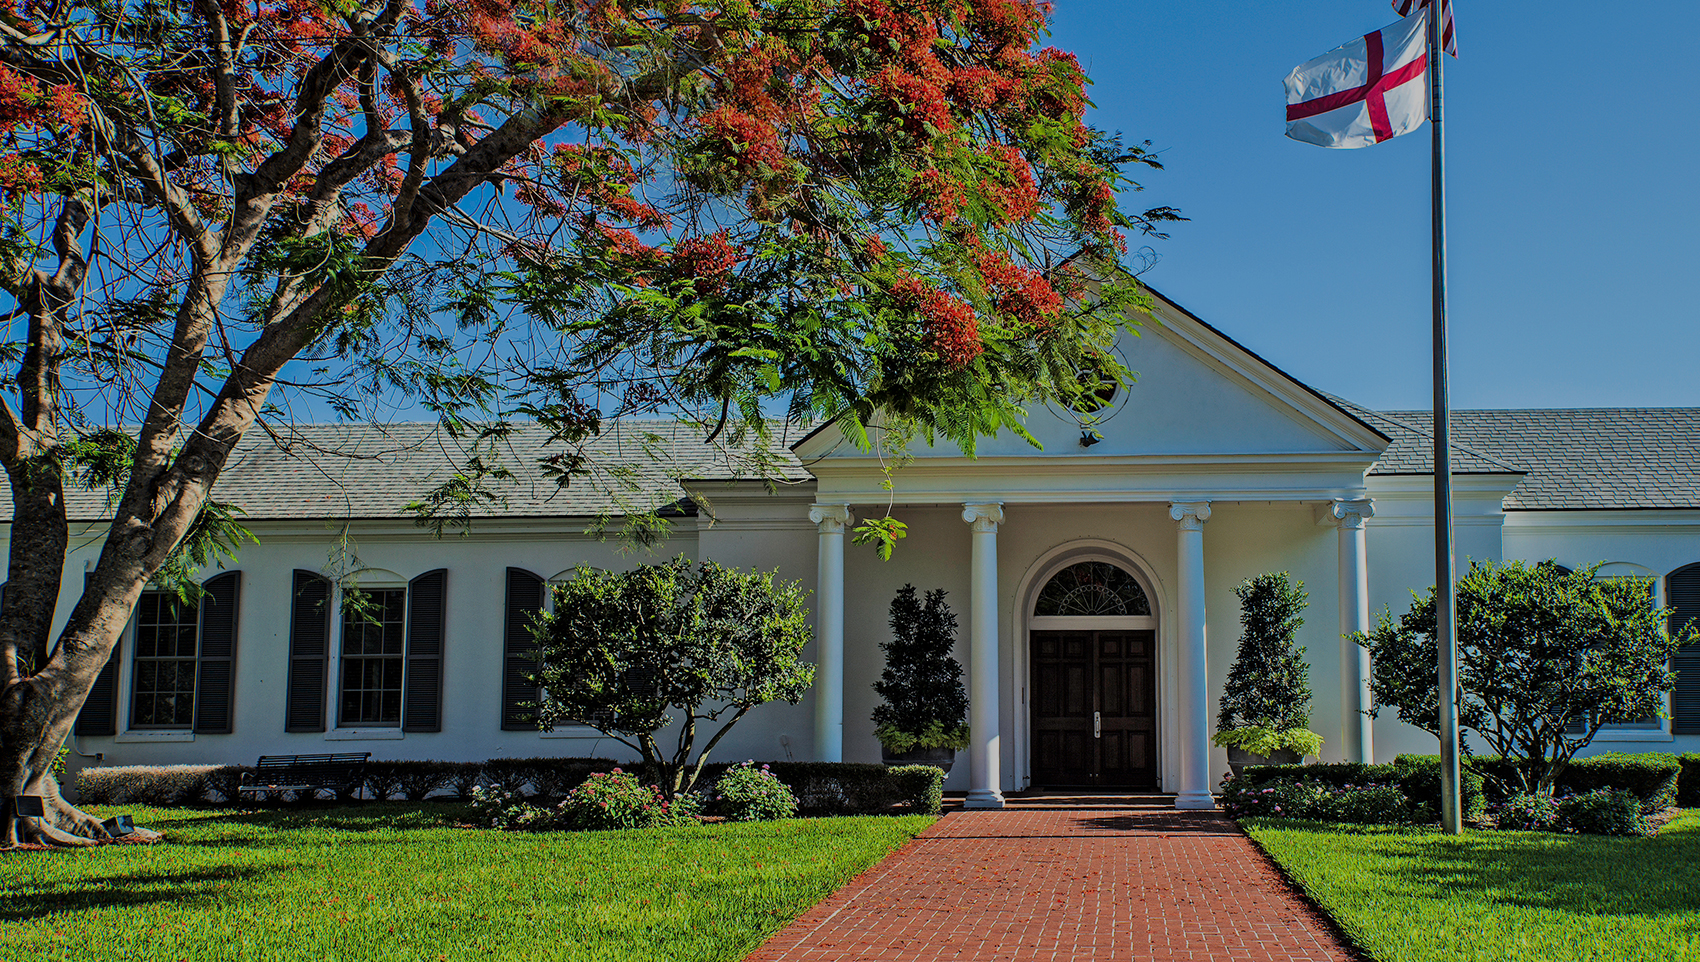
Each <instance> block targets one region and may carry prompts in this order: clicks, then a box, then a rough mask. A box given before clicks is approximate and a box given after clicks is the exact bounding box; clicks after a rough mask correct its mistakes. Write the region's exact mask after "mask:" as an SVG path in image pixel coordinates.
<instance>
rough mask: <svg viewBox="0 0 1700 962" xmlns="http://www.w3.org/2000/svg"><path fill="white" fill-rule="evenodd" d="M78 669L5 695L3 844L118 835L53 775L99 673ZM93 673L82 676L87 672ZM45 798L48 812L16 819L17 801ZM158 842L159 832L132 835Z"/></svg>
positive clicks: (1, 711)
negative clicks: (63, 791) (76, 801)
mask: <svg viewBox="0 0 1700 962" xmlns="http://www.w3.org/2000/svg"><path fill="white" fill-rule="evenodd" d="M99 673H100V669H99V667H98V666H97V667H96V668H95V669H94V670H93V671H92V672H89V671H88V670H87V669H86V668H83V667H81V666H79V667H78V668H77V669H50V670H47V671H43V672H40V673H38V674H37V675H35V676H34V677H31V678H28V679H25V680H23V681H20V682H17V683H15V684H13V685H11V686H9V687H8V688H7V689H6V690H5V691H4V692H3V693H0V796H3V797H4V801H3V802H0V823H3V824H0V848H7V847H11V846H15V845H18V844H29V843H38V844H45V845H70V846H82V845H96V844H99V843H100V842H102V841H107V840H110V839H111V838H112V835H111V834H110V833H108V832H107V831H106V829H105V827H104V826H103V825H102V824H101V820H100V819H98V818H96V817H94V816H93V815H90V814H88V813H87V812H84V811H83V810H82V809H80V808H78V807H76V806H75V805H72V804H71V803H70V802H68V801H66V800H65V799H64V797H63V796H61V795H60V793H59V782H58V780H57V779H55V778H54V777H53V763H54V762H55V761H56V760H57V759H58V755H59V746H61V745H63V744H64V742H65V738H66V736H67V735H69V734H70V732H71V726H72V725H73V724H75V722H76V718H77V712H78V711H79V710H81V708H82V704H83V700H84V698H86V697H87V694H88V689H89V688H90V687H91V686H92V685H93V684H94V676H95V675H98V674H99ZM84 674H86V675H88V677H86V678H84V677H81V676H82V675H84ZM18 796H24V797H30V796H34V797H36V798H40V799H41V805H42V809H43V814H42V815H41V816H31V817H23V818H18V817H14V812H13V802H12V799H13V798H15V797H18ZM126 837H127V838H129V839H131V840H135V841H153V840H155V839H157V838H158V837H159V836H158V835H157V834H156V833H154V832H151V831H148V830H147V829H137V830H136V832H135V833H134V834H133V835H130V836H126Z"/></svg>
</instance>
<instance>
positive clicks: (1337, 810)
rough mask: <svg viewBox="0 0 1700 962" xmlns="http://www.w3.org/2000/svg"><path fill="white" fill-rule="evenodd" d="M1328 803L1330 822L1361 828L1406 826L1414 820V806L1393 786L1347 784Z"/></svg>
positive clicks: (1331, 795)
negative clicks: (1364, 826) (1369, 826)
mask: <svg viewBox="0 0 1700 962" xmlns="http://www.w3.org/2000/svg"><path fill="white" fill-rule="evenodd" d="M1326 804H1327V808H1326V809H1325V811H1326V815H1327V817H1328V820H1329V821H1334V822H1356V823H1358V824H1361V825H1404V824H1406V823H1408V822H1410V821H1411V803H1410V801H1409V800H1408V799H1406V798H1405V793H1404V792H1402V791H1400V790H1399V789H1398V788H1397V787H1395V786H1393V785H1346V786H1344V787H1342V788H1339V789H1336V790H1335V791H1333V792H1331V793H1330V797H1329V799H1328V801H1327V803H1326Z"/></svg>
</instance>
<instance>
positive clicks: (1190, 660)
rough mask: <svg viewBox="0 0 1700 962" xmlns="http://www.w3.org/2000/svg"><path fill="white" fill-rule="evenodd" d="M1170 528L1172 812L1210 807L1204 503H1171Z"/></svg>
mask: <svg viewBox="0 0 1700 962" xmlns="http://www.w3.org/2000/svg"><path fill="white" fill-rule="evenodd" d="M1169 517H1170V518H1172V519H1174V521H1175V527H1176V558H1177V560H1178V562H1179V577H1178V578H1177V579H1176V587H1177V589H1178V592H1177V593H1178V594H1179V596H1180V605H1179V609H1180V610H1179V611H1178V612H1177V614H1178V615H1179V616H1180V617H1179V621H1180V632H1179V639H1180V645H1179V649H1180V659H1179V661H1180V666H1179V667H1180V671H1179V673H1178V674H1179V677H1180V688H1181V690H1180V705H1179V708H1180V711H1179V712H1178V717H1179V719H1180V732H1179V733H1178V734H1179V735H1180V737H1179V738H1177V739H1176V740H1175V741H1176V743H1178V744H1179V746H1180V756H1181V757H1180V762H1181V784H1180V792H1179V793H1178V794H1177V795H1176V797H1175V807H1176V808H1215V807H1216V797H1215V796H1214V795H1212V794H1211V792H1210V786H1211V782H1212V779H1211V777H1210V775H1211V773H1210V705H1209V700H1210V673H1209V668H1208V665H1207V664H1206V660H1205V641H1206V635H1205V629H1204V522H1206V521H1209V520H1210V502H1208V501H1171V502H1169Z"/></svg>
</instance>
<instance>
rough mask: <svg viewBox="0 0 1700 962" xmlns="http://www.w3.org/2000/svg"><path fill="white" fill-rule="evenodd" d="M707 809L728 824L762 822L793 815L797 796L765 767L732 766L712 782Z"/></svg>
mask: <svg viewBox="0 0 1700 962" xmlns="http://www.w3.org/2000/svg"><path fill="white" fill-rule="evenodd" d="M710 803H711V804H710V806H709V810H710V811H711V812H714V813H715V814H718V815H724V816H726V819H727V820H728V821H732V822H765V821H770V820H772V819H776V818H790V817H791V816H793V815H795V814H797V796H795V795H793V794H791V789H789V788H787V787H786V785H785V783H784V782H782V781H780V780H779V777H778V776H777V775H775V774H773V772H772V771H771V770H769V768H768V766H766V765H763V766H761V767H760V768H757V767H756V764H755V762H745V763H743V764H742V765H733V766H732V767H731V768H729V769H727V770H726V774H724V775H721V776H720V778H719V780H717V781H716V782H715V783H714V791H713V793H712V794H711V795H710Z"/></svg>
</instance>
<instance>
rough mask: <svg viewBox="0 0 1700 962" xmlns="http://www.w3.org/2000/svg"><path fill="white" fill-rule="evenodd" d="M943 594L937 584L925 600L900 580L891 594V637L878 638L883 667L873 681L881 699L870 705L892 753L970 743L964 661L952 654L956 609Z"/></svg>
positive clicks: (878, 730) (882, 742)
mask: <svg viewBox="0 0 1700 962" xmlns="http://www.w3.org/2000/svg"><path fill="white" fill-rule="evenodd" d="M944 598H945V592H944V589H943V588H936V589H934V590H932V591H929V592H927V596H926V601H925V603H924V604H923V603H922V602H921V601H920V600H918V599H917V598H916V597H915V586H914V585H904V586H903V587H902V588H899V589H898V590H897V597H895V598H893V599H891V640H889V641H882V642H880V650H881V651H884V652H885V671H884V672H883V673H882V674H881V675H880V680H879V681H876V682H874V691H875V692H876V693H877V694H878V695H879V696H880V697H881V698H883V699H885V702H884V704H881V705H878V706H876V707H875V708H874V715H873V720H874V726H875V727H874V737H875V738H878V739H879V741H880V745H882V746H883V747H884V748H885V750H886V751H887V752H889V753H891V754H893V755H901V754H903V753H905V752H911V751H915V750H917V749H927V748H952V749H961V748H966V747H968V692H967V691H965V690H964V689H963V687H962V665H961V663H959V662H958V661H957V660H956V659H955V658H953V657H951V651H952V649H954V648H955V646H956V613H955V612H953V611H951V610H950V606H949V605H947V604H945V601H944Z"/></svg>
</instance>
